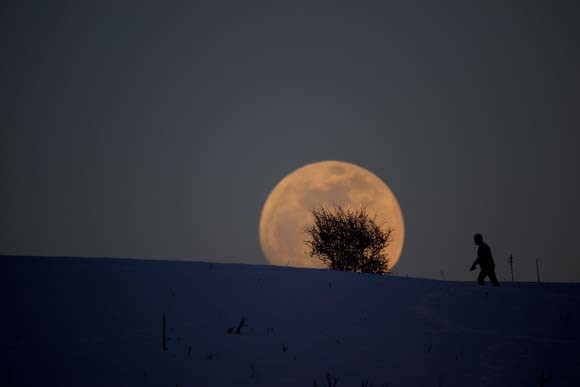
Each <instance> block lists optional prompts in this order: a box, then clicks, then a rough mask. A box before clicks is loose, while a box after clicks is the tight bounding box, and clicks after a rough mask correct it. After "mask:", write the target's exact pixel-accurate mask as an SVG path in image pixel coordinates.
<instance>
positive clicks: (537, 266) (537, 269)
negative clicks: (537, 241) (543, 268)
mask: <svg viewBox="0 0 580 387" xmlns="http://www.w3.org/2000/svg"><path fill="white" fill-rule="evenodd" d="M536 273H537V274H538V282H542V281H540V265H538V260H537V259H536Z"/></svg>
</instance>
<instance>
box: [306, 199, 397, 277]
mask: <svg viewBox="0 0 580 387" xmlns="http://www.w3.org/2000/svg"><path fill="white" fill-rule="evenodd" d="M312 215H313V216H314V224H313V225H311V226H308V227H307V228H306V234H307V235H308V237H309V239H308V240H307V241H306V246H307V248H308V251H307V253H308V254H309V255H310V256H311V257H313V258H318V259H320V260H321V261H322V262H323V263H324V264H325V265H327V266H328V267H329V268H331V269H335V270H342V271H355V272H363V273H375V274H383V273H386V272H387V271H388V269H389V257H388V255H387V253H386V252H385V249H386V247H387V246H389V244H390V242H391V241H392V240H391V236H392V234H393V230H392V229H390V228H387V229H384V228H383V227H381V225H379V224H377V222H376V215H375V216H370V215H369V213H368V211H367V209H366V207H365V206H362V207H361V208H360V209H358V210H353V209H349V208H344V207H341V206H336V207H335V208H334V209H333V210H330V209H328V208H325V207H324V206H320V207H319V208H315V209H314V210H312Z"/></svg>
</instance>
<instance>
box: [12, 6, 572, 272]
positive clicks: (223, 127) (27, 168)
mask: <svg viewBox="0 0 580 387" xmlns="http://www.w3.org/2000/svg"><path fill="white" fill-rule="evenodd" d="M80 3H81V2H59V1H50V2H46V1H37V2H33V1H7V2H6V1H5V2H3V3H2V5H0V43H1V45H0V47H2V53H1V60H0V254H27V255H69V256H86V257H95V256H110V257H133V258H157V259H191V260H203V261H219V262H246V263H256V264H263V263H266V261H265V258H264V257H263V255H262V252H261V250H260V246H259V240H258V220H259V216H260V211H261V208H262V205H263V203H264V201H265V200H266V197H267V196H268V194H269V192H270V191H271V190H272V188H273V187H274V185H275V184H276V183H277V182H278V181H279V180H280V179H282V178H283V177H284V176H285V175H286V174H288V173H289V172H291V171H293V170H294V169H296V168H298V167H300V166H302V165H304V164H307V163H311V162H316V161H321V160H342V161H347V162H351V163H355V164H357V165H360V166H362V167H364V168H367V169H369V170H370V171H372V172H373V173H375V174H377V175H378V176H379V177H381V178H382V179H383V180H384V181H385V182H386V183H387V184H388V185H389V187H390V188H391V189H392V190H393V192H394V193H395V195H396V196H397V199H398V200H399V203H400V205H401V208H402V210H403V215H404V217H405V223H406V244H405V247H404V251H403V255H402V257H401V260H400V261H399V264H398V266H397V267H396V270H397V271H398V272H399V273H402V274H406V273H408V274H409V275H410V276H420V277H433V278H439V276H440V270H444V271H445V274H446V277H447V278H448V279H472V278H473V277H474V274H473V273H469V272H468V271H467V269H468V268H469V266H470V265H471V263H472V261H473V259H474V258H475V252H476V247H475V246H474V245H473V242H472V235H473V234H474V233H475V232H481V233H483V234H484V236H485V237H486V240H487V241H488V242H489V244H490V245H491V247H492V249H493V251H494V254H495V259H496V264H497V266H498V274H499V276H500V280H501V279H502V277H503V278H506V277H507V276H508V266H507V264H506V262H505V261H506V259H507V256H508V255H509V254H510V252H511V253H513V254H514V257H515V259H516V264H515V271H516V278H519V279H522V280H533V279H535V259H536V258H538V259H539V260H540V265H541V269H542V276H543V278H544V279H546V280H551V281H580V255H579V254H578V251H577V250H578V246H577V243H576V241H577V240H578V234H579V233H580V200H579V198H580V182H579V181H578V172H577V168H578V165H580V155H579V153H578V147H579V145H580V127H579V126H580V106H579V101H580V71H579V70H580V49H579V48H578V47H579V43H578V42H579V40H580V27H579V24H580V23H578V20H579V19H580V11H579V7H580V6H578V5H577V2H575V1H571V2H564V1H562V2H547V1H546V2H518V3H517V4H516V3H515V2H514V3H512V2H510V5H506V2H504V1H493V2H492V1H481V2H464V1H456V2H455V1H454V2H446V3H445V5H441V4H440V2H432V1H425V2H412V1H404V2H403V1H401V2H390V1H377V2H368V3H366V2H361V1H356V2H355V1H352V2H346V1H336V0H335V1H327V2H322V1H321V2H317V1H305V2H301V1H292V2H273V1H263V2H254V1H231V2H218V1H208V2H205V3H204V2H202V1H191V2H175V3H172V2H168V1H164V2H135V3H133V4H130V3H128V2H119V1H113V2H107V1H99V2H90V3H88V2H87V4H80ZM145 3H147V4H145ZM435 3H437V4H435ZM468 3H469V4H468Z"/></svg>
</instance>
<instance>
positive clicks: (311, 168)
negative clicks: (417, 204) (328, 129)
mask: <svg viewBox="0 0 580 387" xmlns="http://www.w3.org/2000/svg"><path fill="white" fill-rule="evenodd" d="M363 204H364V205H366V207H367V209H368V211H369V214H372V215H374V214H375V213H376V215H377V217H376V220H377V222H378V224H381V225H384V227H390V228H392V229H394V231H393V235H392V242H391V244H390V245H389V246H388V247H387V248H386V252H387V254H388V256H389V258H390V262H389V270H392V268H393V267H394V266H395V265H396V264H397V261H398V260H399V257H400V256H401V252H402V251H403V242H404V237H405V226H404V223H403V214H402V212H401V208H400V207H399V203H398V202H397V199H396V198H395V195H394V194H393V192H392V191H391V190H390V189H389V187H388V186H387V185H386V184H385V183H384V182H383V181H382V180H381V179H380V178H379V177H378V176H376V175H375V174H373V173H372V172H370V171H368V170H366V169H364V168H361V167H359V166H357V165H354V164H351V163H346V162H342V161H321V162H317V163H313V164H308V165H306V166H303V167H301V168H299V169H297V170H295V171H294V172H292V173H290V174H289V175H287V176H286V177H284V178H283V179H282V180H281V181H280V182H279V183H278V184H277V185H276V186H275V187H274V189H273V190H272V192H271V193H270V195H269V196H268V199H266V202H265V203H264V207H263V208H262V214H261V216H260V226H259V231H260V245H261V247H262V251H263V253H264V255H265V256H266V258H267V259H268V261H269V262H270V263H271V264H273V265H281V266H295V267H309V268H322V267H324V265H323V264H322V262H320V261H319V260H318V259H316V258H311V257H309V256H308V255H307V253H306V251H307V250H306V245H305V243H304V242H305V240H306V238H307V236H306V233H305V231H304V230H305V228H306V227H307V226H308V225H310V224H312V222H313V216H312V213H311V210H312V209H313V208H315V207H318V206H320V205H324V206H326V207H329V208H332V207H333V206H335V205H340V206H343V207H349V208H354V209H356V208H360V206H361V205H363Z"/></svg>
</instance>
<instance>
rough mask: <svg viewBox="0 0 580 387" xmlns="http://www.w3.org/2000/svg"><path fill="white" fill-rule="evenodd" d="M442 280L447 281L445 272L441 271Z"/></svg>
mask: <svg viewBox="0 0 580 387" xmlns="http://www.w3.org/2000/svg"><path fill="white" fill-rule="evenodd" d="M441 278H443V281H445V274H444V273H443V270H441Z"/></svg>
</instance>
